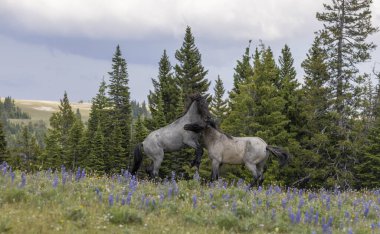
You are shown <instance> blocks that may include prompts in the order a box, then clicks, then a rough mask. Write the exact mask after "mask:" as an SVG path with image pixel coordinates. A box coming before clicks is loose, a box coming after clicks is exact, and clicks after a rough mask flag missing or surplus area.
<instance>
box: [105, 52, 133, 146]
mask: <svg viewBox="0 0 380 234" xmlns="http://www.w3.org/2000/svg"><path fill="white" fill-rule="evenodd" d="M108 74H109V76H110V84H109V86H108V87H109V92H108V93H109V96H110V99H111V104H112V107H113V112H114V113H113V119H114V123H117V124H118V126H115V127H116V128H119V129H120V131H121V133H122V134H121V136H120V139H118V141H121V144H122V147H123V149H124V151H125V152H129V147H130V139H131V124H132V109H131V103H130V92H129V86H128V82H129V79H128V73H127V63H126V61H125V59H124V58H123V57H122V54H121V51H120V47H119V45H118V46H117V47H116V51H115V54H114V56H113V58H112V71H111V72H109V73H108ZM115 147H116V146H115Z"/></svg>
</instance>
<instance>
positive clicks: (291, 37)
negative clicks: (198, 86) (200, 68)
mask: <svg viewBox="0 0 380 234" xmlns="http://www.w3.org/2000/svg"><path fill="white" fill-rule="evenodd" d="M324 2H329V0H281V1H279V0H266V1H262V0H233V1H232V0H180V1H179V0H33V1H30V0H16V1H15V0H0V97H4V96H12V97H13V98H16V99H39V100H59V99H60V98H61V97H62V96H63V92H64V91H65V90H66V91H67V92H68V94H69V98H70V99H71V100H72V101H79V100H84V101H88V100H91V98H92V97H93V96H95V94H96V92H97V89H98V86H99V84H100V81H101V79H102V78H103V77H104V78H105V79H106V80H107V79H108V76H107V72H108V71H110V69H111V58H112V55H113V53H114V51H115V47H116V45H117V44H119V45H120V47H121V49H122V53H123V56H124V57H125V58H126V60H127V63H128V73H129V79H130V83H129V84H130V88H131V96H132V99H136V100H138V101H142V100H146V96H147V94H148V91H149V89H151V88H152V84H151V78H155V77H156V76H157V73H158V61H159V59H160V57H161V55H162V53H163V50H164V49H166V50H167V52H168V55H169V58H170V60H171V63H172V65H174V64H175V63H176V60H175V58H174V53H175V50H176V49H179V48H180V47H181V44H182V41H183V36H184V32H185V28H186V26H187V25H189V26H190V27H191V28H192V32H193V35H194V36H195V40H196V45H197V47H198V49H199V50H200V52H201V54H202V63H203V65H204V66H205V68H206V69H208V70H209V73H208V76H207V78H208V79H209V80H212V81H214V80H215V79H216V78H217V76H218V75H220V76H221V78H222V79H223V81H224V84H225V87H226V89H227V90H229V89H231V86H232V75H233V68H234V67H235V65H236V60H237V59H240V58H241V56H242V54H243V53H244V49H245V47H246V46H247V45H248V41H249V40H252V45H253V46H256V45H258V44H259V41H260V40H262V41H263V42H264V44H266V45H268V46H271V47H272V49H273V51H274V54H275V56H276V57H278V56H279V52H280V50H281V48H282V47H283V46H284V44H288V45H289V46H290V48H291V50H292V53H293V55H294V58H295V66H296V68H297V71H298V78H299V79H302V70H301V68H300V63H301V62H302V60H303V59H304V58H305V54H306V53H307V50H308V48H309V47H310V45H311V43H312V41H313V37H314V34H313V33H314V32H315V31H317V30H319V29H321V28H322V24H321V23H320V22H318V21H317V20H316V19H315V14H316V12H317V11H321V10H322V4H323V3H324ZM372 11H373V23H374V25H376V26H379V25H380V1H379V0H374V4H373V7H372ZM371 40H373V41H375V43H377V44H378V45H379V46H380V33H377V35H375V36H373V37H371ZM372 55H373V61H371V62H369V63H367V64H364V65H363V66H362V69H363V70H366V69H367V70H370V68H371V67H372V66H373V64H374V62H375V61H376V62H378V63H379V64H378V67H379V69H380V48H378V49H377V50H376V51H375V52H374V53H373V54H372ZM213 84H214V83H213ZM213 84H212V85H213ZM211 90H212V87H211Z"/></svg>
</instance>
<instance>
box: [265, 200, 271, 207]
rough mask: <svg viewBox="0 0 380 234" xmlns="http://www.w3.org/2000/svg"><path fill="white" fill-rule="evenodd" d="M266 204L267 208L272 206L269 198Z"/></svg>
mask: <svg viewBox="0 0 380 234" xmlns="http://www.w3.org/2000/svg"><path fill="white" fill-rule="evenodd" d="M265 204H266V207H267V209H269V206H270V202H269V200H267V201H266V203H265Z"/></svg>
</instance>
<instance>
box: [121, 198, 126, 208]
mask: <svg viewBox="0 0 380 234" xmlns="http://www.w3.org/2000/svg"><path fill="white" fill-rule="evenodd" d="M125 202H126V200H125V198H124V196H123V197H122V198H121V205H122V206H124V205H125Z"/></svg>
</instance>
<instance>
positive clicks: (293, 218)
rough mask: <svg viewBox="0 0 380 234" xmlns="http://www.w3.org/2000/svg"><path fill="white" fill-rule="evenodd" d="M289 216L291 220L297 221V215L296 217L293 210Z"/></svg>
mask: <svg viewBox="0 0 380 234" xmlns="http://www.w3.org/2000/svg"><path fill="white" fill-rule="evenodd" d="M289 218H290V221H291V222H292V223H296V217H295V215H294V214H293V212H291V213H290V214H289Z"/></svg>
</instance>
